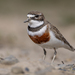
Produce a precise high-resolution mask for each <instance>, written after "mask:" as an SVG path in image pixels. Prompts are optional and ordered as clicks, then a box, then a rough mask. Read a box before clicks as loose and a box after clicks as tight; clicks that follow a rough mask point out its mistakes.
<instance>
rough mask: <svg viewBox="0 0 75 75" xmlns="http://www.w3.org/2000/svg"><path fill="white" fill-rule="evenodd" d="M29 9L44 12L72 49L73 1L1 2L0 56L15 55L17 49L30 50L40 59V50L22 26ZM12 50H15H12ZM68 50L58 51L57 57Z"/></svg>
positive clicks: (74, 35) (74, 40) (74, 37)
mask: <svg viewBox="0 0 75 75" xmlns="http://www.w3.org/2000/svg"><path fill="white" fill-rule="evenodd" d="M32 10H34V11H35V10H37V11H40V12H43V14H44V15H45V18H46V19H47V20H48V21H49V22H51V23H52V24H53V25H55V26H56V27H57V28H59V30H60V32H61V33H62V34H63V35H64V36H65V38H66V39H67V40H68V41H69V42H70V44H71V45H72V46H74V47H75V0H0V53H1V52H2V53H3V54H4V53H5V52H6V53H5V54H7V55H9V54H12V53H13V54H14V53H15V56H16V53H17V51H19V50H18V49H20V50H21V51H25V50H26V51H29V52H31V54H32V55H34V54H35V55H36V56H37V57H39V56H38V54H40V57H42V56H43V50H42V48H41V47H39V46H37V45H36V44H34V43H33V42H32V41H31V40H30V38H29V37H28V34H27V23H26V24H24V20H26V19H27V16H26V15H27V13H28V12H30V11H32ZM8 48H9V50H8ZM14 48H18V49H17V50H16V49H15V50H14ZM11 51H12V53H11ZM39 51H40V52H39ZM48 51H49V53H48V55H49V56H50V55H53V51H52V50H48ZM63 51H64V52H63ZM67 51H68V50H66V51H65V49H61V50H60V49H59V51H58V55H59V56H60V57H61V52H62V54H64V55H66V53H67ZM32 52H34V53H32ZM68 52H69V53H71V52H70V51H68ZM2 53H1V54H2ZM69 53H68V54H69ZM13 54H12V55H13ZM26 54H27V53H26ZM41 54H42V56H41ZM71 54H72V53H71ZM71 54H70V55H71ZM22 55H23V54H22ZM22 55H21V54H20V56H22ZM68 56H69V55H68ZM68 56H67V57H68ZM33 57H34V56H33ZM60 57H59V58H60ZM64 57H65V56H64Z"/></svg>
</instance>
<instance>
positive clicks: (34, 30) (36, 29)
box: [28, 24, 45, 32]
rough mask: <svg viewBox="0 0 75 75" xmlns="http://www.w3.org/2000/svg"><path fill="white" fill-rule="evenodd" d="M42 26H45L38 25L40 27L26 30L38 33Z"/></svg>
mask: <svg viewBox="0 0 75 75" xmlns="http://www.w3.org/2000/svg"><path fill="white" fill-rule="evenodd" d="M44 26H45V24H42V25H40V26H38V27H36V28H33V27H30V26H28V30H29V31H32V32H36V31H39V30H40V29H41V28H42V27H44Z"/></svg>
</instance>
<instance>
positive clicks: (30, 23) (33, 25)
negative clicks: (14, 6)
mask: <svg viewBox="0 0 75 75" xmlns="http://www.w3.org/2000/svg"><path fill="white" fill-rule="evenodd" d="M42 24H44V21H36V20H31V21H30V22H29V23H28V26H30V27H33V28H35V27H38V26H40V25H42Z"/></svg>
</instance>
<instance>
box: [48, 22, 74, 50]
mask: <svg viewBox="0 0 75 75" xmlns="http://www.w3.org/2000/svg"><path fill="white" fill-rule="evenodd" d="M48 23H49V22H48ZM49 25H50V30H51V31H53V32H54V34H55V37H56V38H58V39H59V40H61V41H63V42H64V43H65V44H67V45H68V46H69V47H70V50H72V51H74V50H75V49H74V48H73V47H72V46H71V45H70V44H69V43H68V41H67V40H66V39H65V38H64V36H63V35H62V34H61V33H60V31H59V30H58V29H57V28H56V27H55V26H54V25H52V24H51V23H49Z"/></svg>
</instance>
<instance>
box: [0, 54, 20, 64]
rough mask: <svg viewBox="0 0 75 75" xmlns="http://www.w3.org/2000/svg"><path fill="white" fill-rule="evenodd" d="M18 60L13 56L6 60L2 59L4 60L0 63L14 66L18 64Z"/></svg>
mask: <svg viewBox="0 0 75 75" xmlns="http://www.w3.org/2000/svg"><path fill="white" fill-rule="evenodd" d="M18 62H19V61H18V59H17V58H16V57H14V56H12V55H10V56H8V57H6V58H2V60H1V59H0V63H1V64H5V65H12V64H15V63H18Z"/></svg>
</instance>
